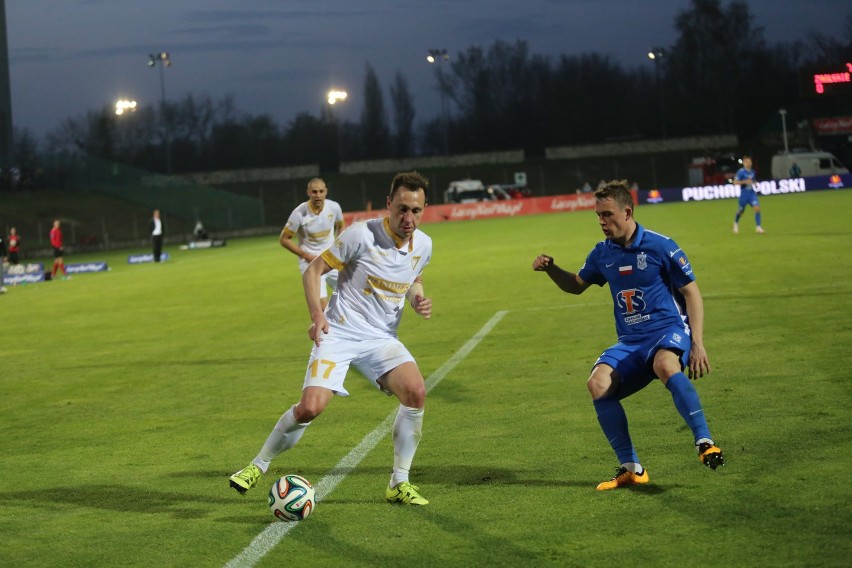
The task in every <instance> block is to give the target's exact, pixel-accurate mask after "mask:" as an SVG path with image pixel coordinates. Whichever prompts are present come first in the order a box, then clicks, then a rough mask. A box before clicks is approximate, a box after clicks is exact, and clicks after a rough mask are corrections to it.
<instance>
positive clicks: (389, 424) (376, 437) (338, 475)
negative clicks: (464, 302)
mask: <svg viewBox="0 0 852 568" xmlns="http://www.w3.org/2000/svg"><path fill="white" fill-rule="evenodd" d="M507 313H509V312H508V311H507V310H500V311H499V312H497V313H496V314H494V315H493V316H492V317H491V319H490V320H488V322H486V324H485V325H484V326H482V328H481V329H480V330H479V331H477V332H476V335H474V336H473V337H471V338H470V339H468V341H467V343H465V344H464V345H462V348H461V349H459V350H458V351H456V352H455V354H453V356H452V357H450V359H449V360H448V361H447V362H446V363H444V364H443V365H441V366H440V367H439V368H438V369H437V370H436V371H435V372H434V373H432V374H431V375H430V376H429V378H428V379H426V392H429V391H431V390H432V389H433V388H435V387H436V386H437V385H438V383H440V382H441V380H442V379H443V378H444V377H446V376H447V374H448V373H449V372H450V371H452V370H453V368H454V367H455V366H456V365H458V364H459V363H461V362H462V361H463V360H464V359H465V357H467V356H468V355H469V354H470V352H471V351H473V350H474V348H476V346H477V345H478V344H479V342H480V341H482V340H483V339H484V338H485V336H486V335H488V334H489V332H491V330H492V329H494V326H496V325H497V324H498V323H499V322H500V320H501V319H503V316H505V315H506V314H507ZM396 413H397V410H396V409H394V411H393V412H391V413H390V414H388V416H387V417H386V418H385V419H384V420H383V421H382V423H381V424H379V425H378V426H377V427H376V429H375V430H373V431H372V432H370V433H369V434H367V435H366V436H364V439H363V440H361V442H360V443H359V444H358V445H357V446H355V447H354V448H352V450H351V451H350V452H349V453H348V454H346V455H345V456H344V457H343V459H341V460H340V461H339V462H337V465H336V466H334V468H332V470H331V471H332V473H329V474H328V475H326V476H325V477H323V478H322V479H320V481H319V483H317V485H316V493H317V502H320V501H322V500H323V499H324V498H325V497H326V496H327V495H329V494H330V493H331V492H332V491H334V488H335V487H337V485H338V484H339V483H340V482H341V481H343V480H344V479H345V478H346V476H347V475H349V472H350V471H351V470H352V469H354V468H355V467H356V466H357V465H358V464H359V463H361V460H363V459H364V458H365V457H366V456H367V454H368V453H370V451H371V450H372V449H373V448H375V447H376V445H377V444H378V443H379V441H380V440H381V439H382V438H384V437H385V436H387V435H388V433H390V431H391V429H392V428H393V422H394V419H395V418H396ZM297 524H298V523H282V522H275V523H269V525H268V526H267V527H266V528H265V529H263V531H262V532H261V533H260V534H259V535H257V536H256V537H254V540H252V541H251V543H249V545H248V546H247V547H245V548H244V549H243V550H242V552H240V553H239V554H238V555H237V556H235V557H234V558H233V559H232V560H231V561H230V562H228V563H227V564H225V567H226V568H249V567H251V566H254V565H255V564H257V562H259V561H260V559H261V558H263V557H264V556H266V553H267V552H269V551H270V550H272V549H273V548H274V547H275V546H276V545H277V544H278V543H279V542H280V541H281V539H282V538H284V537H285V536H286V535H287V533H288V532H290V530H292V529H293V528H295V527H296V525H297Z"/></svg>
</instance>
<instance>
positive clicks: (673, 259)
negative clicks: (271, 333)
mask: <svg viewBox="0 0 852 568" xmlns="http://www.w3.org/2000/svg"><path fill="white" fill-rule="evenodd" d="M595 200H596V205H595V212H596V213H597V216H598V223H599V224H600V227H601V230H602V231H603V233H604V236H605V237H606V239H605V240H604V241H602V242H600V243H598V244H597V245H596V246H595V248H594V249H592V252H590V253H589V255H588V257H587V258H586V263H585V264H584V265H583V267H582V268H581V269H580V271H579V272H578V273H576V274H575V273H572V272H568V271H566V270H563V269H562V268H559V267H558V266H557V265H556V264H555V263H554V261H553V257H550V256H548V255H545V254H542V255H539V256H538V257H536V259H535V261H534V262H533V265H532V267H533V270H538V271H542V272H546V273H547V275H548V276H550V278H551V279H552V280H553V282H555V283H556V285H557V286H559V288H561V289H562V290H563V291H565V292H568V293H569V294H582V293H583V292H585V291H586V289H587V288H588V287H589V286H591V285H592V284H597V285H598V286H603V285H604V284H606V283H609V289H610V293H611V294H612V300H613V311H614V313H615V328H616V331H617V332H618V343H616V344H615V345H613V346H612V347H610V348H609V349H607V350H606V351H604V352H603V354H602V355H601V356H600V357H598V360H597V361H596V362H595V364H594V367H593V368H592V373H591V375H590V376H589V380H588V383H587V386H588V388H589V392H590V393H591V395H592V402H593V403H594V405H595V411H596V412H597V416H598V422H600V425H601V428H602V429H603V432H604V434H605V435H606V438H607V440H608V441H609V443H610V445H611V446H612V449H613V450H614V451H615V454H616V456H617V457H618V459H619V461H620V462H621V466H620V467H619V468H617V470H616V474H615V476H614V477H613V478H612V479H610V480H608V481H603V482H601V483H600V484H599V485H598V487H597V488H598V490H606V489H615V488H618V487H624V486H628V485H636V484H639V483H648V479H649V477H648V472H647V470H645V468H643V467H642V465H641V463H640V462H639V457H638V456H637V455H636V449H635V448H634V446H633V442H632V441H631V439H630V433H629V431H628V429H627V416H626V414H625V413H624V408H623V407H622V405H621V400H622V399H624V398H626V397H628V396H630V395H631V394H633V393H635V392H637V391H639V390H641V389H643V388H645V387H646V386H647V385H648V384H650V383H651V381H652V380H654V378H658V379H660V382H661V383H662V384H663V385H665V387H666V388H667V389H668V390H669V391H670V392H671V395H672V398H673V399H674V405H675V407H676V408H677V410H678V412H679V413H680V415H681V416H682V417H683V419H684V420H685V421H686V423H687V425H688V426H689V428H690V429H691V430H692V434H693V436H694V438H695V446H696V449H697V451H698V458H699V460H700V461H701V462H702V463H703V464H705V465H707V466H709V467H710V468H712V469H716V468H717V467H718V466H720V465H723V464H724V457H723V455H722V450H721V449H719V448H718V447H717V446H716V444H715V442H714V441H713V438H712V437H711V435H710V429H709V428H708V426H707V420H706V419H705V417H704V410H703V408H702V407H701V401H700V400H699V398H698V393H697V392H696V391H695V388H694V387H693V386H692V383H691V382H690V380H689V379H690V378H691V379H697V378H699V377H702V376H704V374H705V373H709V372H710V361H709V360H708V358H707V352H706V351H705V349H704V338H703V332H704V305H703V302H702V300H701V293H700V292H699V291H698V284H696V283H695V275H694V274H693V272H692V265H691V264H690V262H689V259H687V257H686V254H685V253H684V252H683V251H682V250H681V249H680V247H678V246H677V244H676V243H675V242H674V241H673V240H671V239H670V238H668V237H665V236H663V235H660V234H659V233H655V232H653V231H650V230H648V229H645V228H644V227H642V226H641V225H639V224H638V223H637V222H636V220H635V219H634V218H633V205H634V204H633V197H632V196H631V194H630V191H629V189H628V186H627V182H626V181H611V182H607V183H605V184H604V185H603V186H601V187H600V188H599V189H598V190H597V191H595ZM684 370H686V371H687V372H688V374H689V377H687V374H686V373H684Z"/></svg>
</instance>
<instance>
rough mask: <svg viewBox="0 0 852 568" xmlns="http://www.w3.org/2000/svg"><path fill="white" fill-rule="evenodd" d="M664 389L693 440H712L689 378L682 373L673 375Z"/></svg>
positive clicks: (702, 410) (696, 394)
mask: <svg viewBox="0 0 852 568" xmlns="http://www.w3.org/2000/svg"><path fill="white" fill-rule="evenodd" d="M666 388H667V389H669V392H671V393H672V399H674V405H675V408H677V411H678V412H679V413H680V415H681V416H682V417H683V419H684V420H685V421H686V424H687V426H689V429H690V430H692V435H693V436H695V439H696V440H700V439H702V438H707V439H712V436H710V428H709V427H708V426H707V419H706V418H705V417H704V409H703V408H701V401H700V400H699V399H698V392H697V391H696V390H695V387H693V386H692V383H691V382H690V381H689V378H688V377H687V376H686V375H684V374H683V373H675V374H674V375H672V376H671V378H669V380H668V382H667V383H666Z"/></svg>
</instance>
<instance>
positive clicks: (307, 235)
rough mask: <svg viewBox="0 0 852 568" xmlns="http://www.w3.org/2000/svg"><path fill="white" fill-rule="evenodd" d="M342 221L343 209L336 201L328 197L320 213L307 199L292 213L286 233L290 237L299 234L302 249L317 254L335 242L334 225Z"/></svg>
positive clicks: (285, 229) (285, 226) (285, 228)
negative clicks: (312, 208) (313, 208)
mask: <svg viewBox="0 0 852 568" xmlns="http://www.w3.org/2000/svg"><path fill="white" fill-rule="evenodd" d="M342 222H343V210H342V209H341V208H340V204H339V203H337V202H336V201H332V200H331V199H326V200H325V203H324V204H323V208H322V211H320V212H319V213H314V212H313V210H311V206H310V201H305V202H304V203H302V204H301V205H299V206H298V207H296V208H295V209H293V212H292V213H290V217H289V218H288V219H287V224H286V225H284V235H285V236H286V237H288V238H290V237H292V236H293V235H298V237H299V246H300V247H301V248H302V250H304V251H305V252H307V253H310V254H313V255H317V254H319V253H321V252H322V251H324V250H325V249H327V248H328V247H329V246H331V243H333V242H334V225H336V224H338V223H342ZM305 267H307V262H306V263H305Z"/></svg>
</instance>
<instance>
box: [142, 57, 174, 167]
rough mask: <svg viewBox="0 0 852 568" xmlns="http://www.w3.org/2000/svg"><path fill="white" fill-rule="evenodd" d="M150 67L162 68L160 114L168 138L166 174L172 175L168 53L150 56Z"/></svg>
mask: <svg viewBox="0 0 852 568" xmlns="http://www.w3.org/2000/svg"><path fill="white" fill-rule="evenodd" d="M148 66H149V67H157V66H159V67H160V114H161V115H162V119H163V125H164V130H165V138H166V173H168V174H171V173H172V149H171V145H172V141H171V138H172V136H171V125H170V124H169V120H168V117H167V116H166V114H167V113H166V74H165V71H164V70H163V68H164V67H171V66H172V60H171V57H170V56H169V53H168V52H167V51H163V52H161V53H157V54H149V55H148Z"/></svg>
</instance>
